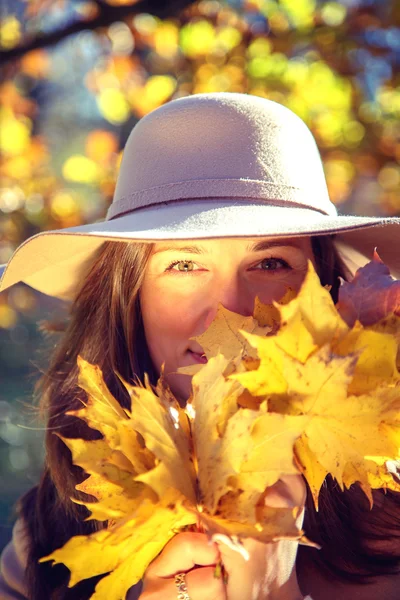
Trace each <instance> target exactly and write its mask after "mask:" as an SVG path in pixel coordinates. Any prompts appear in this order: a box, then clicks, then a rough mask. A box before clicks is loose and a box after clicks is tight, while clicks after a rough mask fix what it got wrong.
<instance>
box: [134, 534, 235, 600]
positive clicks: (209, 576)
mask: <svg viewBox="0 0 400 600" xmlns="http://www.w3.org/2000/svg"><path fill="white" fill-rule="evenodd" d="M220 558H221V556H220V552H219V550H218V546H217V544H215V543H213V542H210V541H209V539H208V537H207V535H206V534H205V533H194V532H193V533H192V532H185V533H178V534H177V535H176V536H175V537H174V538H172V540H170V541H169V542H168V544H167V545H166V546H165V548H164V549H163V551H162V552H161V554H160V555H159V556H158V557H157V558H156V559H155V560H154V561H153V562H152V563H151V565H150V566H149V567H148V569H147V571H146V574H145V576H144V579H143V591H142V594H141V595H140V600H161V599H162V600H177V598H178V589H177V587H176V585H175V580H174V577H175V575H177V574H178V573H181V572H182V573H185V575H186V576H185V580H186V586H187V589H188V594H189V597H190V599H191V600H227V595H226V586H225V584H224V581H223V579H222V577H220V578H217V577H215V576H214V572H215V567H216V565H217V563H218V561H219V560H220ZM242 600H244V598H242Z"/></svg>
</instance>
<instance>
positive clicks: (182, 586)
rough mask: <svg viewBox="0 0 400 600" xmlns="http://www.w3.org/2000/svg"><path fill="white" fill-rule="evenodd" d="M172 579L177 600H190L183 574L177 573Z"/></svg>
mask: <svg viewBox="0 0 400 600" xmlns="http://www.w3.org/2000/svg"><path fill="white" fill-rule="evenodd" d="M174 579H175V585H176V587H177V589H178V600H190V596H189V594H188V591H187V587H186V580H185V573H178V574H177V575H175V577H174Z"/></svg>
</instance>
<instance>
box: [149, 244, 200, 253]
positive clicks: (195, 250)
mask: <svg viewBox="0 0 400 600" xmlns="http://www.w3.org/2000/svg"><path fill="white" fill-rule="evenodd" d="M159 252H190V253H191V254H205V250H204V248H202V247H201V246H176V245H174V246H165V245H163V246H161V247H160V248H157V249H156V250H154V254H158V253H159Z"/></svg>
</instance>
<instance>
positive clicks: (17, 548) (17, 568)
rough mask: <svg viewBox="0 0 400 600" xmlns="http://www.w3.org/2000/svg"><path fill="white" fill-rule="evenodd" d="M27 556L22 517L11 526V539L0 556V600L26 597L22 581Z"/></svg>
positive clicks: (25, 534) (18, 599)
mask: <svg viewBox="0 0 400 600" xmlns="http://www.w3.org/2000/svg"><path fill="white" fill-rule="evenodd" d="M27 557H28V534H27V530H26V527H25V525H24V523H23V521H22V519H18V520H17V521H16V523H15V525H14V528H13V535H12V540H11V541H10V542H9V544H7V546H6V547H5V548H4V550H3V552H2V554H1V558H0V600H23V599H25V598H27V591H26V587H25V583H24V579H25V570H26V565H27Z"/></svg>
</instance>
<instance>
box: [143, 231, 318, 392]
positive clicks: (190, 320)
mask: <svg viewBox="0 0 400 600" xmlns="http://www.w3.org/2000/svg"><path fill="white" fill-rule="evenodd" d="M308 259H311V260H313V254H312V249H311V240H310V238H292V239H279V240H277V239H276V238H275V239H268V238H257V239H254V240H249V239H234V240H228V239H217V240H204V241H191V240H189V241H187V242H165V243H164V242H162V243H157V244H155V245H154V249H153V252H152V254H151V256H150V259H149V262H148V264H147V267H146V272H145V276H144V281H143V285H142V288H141V292H140V299H141V310H142V315H143V323H144V330H145V335H146V340H147V344H148V348H149V352H150V356H151V359H152V361H153V364H154V366H155V368H156V369H157V371H158V372H160V370H161V366H162V364H163V363H164V365H165V376H166V380H167V382H168V384H169V385H170V387H171V389H172V391H173V393H174V394H175V396H176V397H177V398H178V399H179V400H181V401H182V402H184V401H186V400H187V399H188V397H189V395H190V389H191V378H190V377H189V376H187V375H179V374H177V373H176V371H177V369H178V368H179V367H184V366H187V365H191V364H194V363H198V362H204V359H202V358H201V354H202V348H201V347H200V346H199V344H198V343H196V342H195V341H194V340H192V339H191V338H193V337H195V336H198V335H200V334H201V333H203V332H204V331H205V330H206V329H207V327H208V326H209V325H210V323H211V322H212V320H213V319H214V317H215V315H216V312H217V309H218V305H219V304H222V305H223V306H224V307H225V308H227V309H228V310H230V311H233V312H236V313H239V314H241V315H245V316H249V315H252V314H253V308H254V301H255V298H256V296H258V297H259V298H260V300H261V301H262V302H264V303H266V304H267V303H271V302H272V301H273V300H279V299H280V298H281V297H282V296H283V295H284V293H285V291H286V289H287V287H288V286H290V287H292V288H294V289H295V290H298V289H299V288H300V286H301V283H302V281H303V278H304V276H305V274H306V271H307V260H308Z"/></svg>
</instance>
